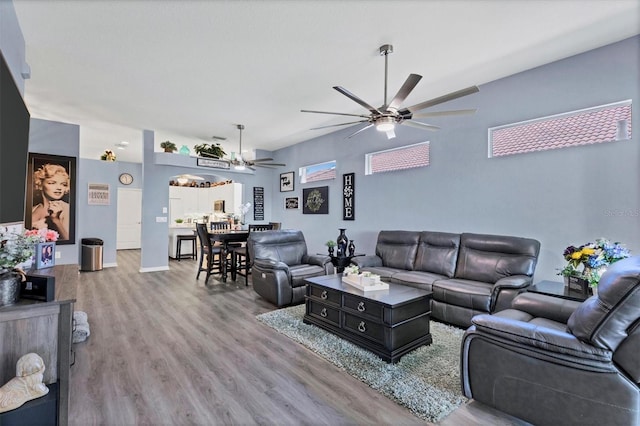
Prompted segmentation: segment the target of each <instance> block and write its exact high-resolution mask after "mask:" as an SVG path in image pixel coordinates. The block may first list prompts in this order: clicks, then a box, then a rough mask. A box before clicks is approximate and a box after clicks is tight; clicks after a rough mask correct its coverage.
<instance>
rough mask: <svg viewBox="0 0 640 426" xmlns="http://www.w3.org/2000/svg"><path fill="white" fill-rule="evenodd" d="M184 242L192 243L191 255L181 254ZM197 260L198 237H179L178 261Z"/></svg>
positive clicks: (186, 235)
mask: <svg viewBox="0 0 640 426" xmlns="http://www.w3.org/2000/svg"><path fill="white" fill-rule="evenodd" d="M183 241H191V254H182V253H181V249H182V242H183ZM195 258H196V235H195V234H185V235H177V240H176V259H177V260H178V261H179V260H180V259H195Z"/></svg>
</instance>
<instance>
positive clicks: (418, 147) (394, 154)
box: [365, 142, 429, 175]
mask: <svg viewBox="0 0 640 426" xmlns="http://www.w3.org/2000/svg"><path fill="white" fill-rule="evenodd" d="M428 165H429V142H420V143H417V144H414V145H407V146H402V147H399V148H393V149H386V150H384V151H377V152H372V153H369V154H366V156H365V174H367V175H373V174H376V173H384V172H392V171H396V170H406V169H413V168H415V167H426V166H428Z"/></svg>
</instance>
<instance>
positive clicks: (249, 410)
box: [69, 250, 525, 426]
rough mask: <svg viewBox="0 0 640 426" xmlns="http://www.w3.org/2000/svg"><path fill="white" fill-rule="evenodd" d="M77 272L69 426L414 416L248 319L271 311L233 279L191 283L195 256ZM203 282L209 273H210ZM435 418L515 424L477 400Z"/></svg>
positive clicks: (131, 258) (126, 260) (129, 255)
mask: <svg viewBox="0 0 640 426" xmlns="http://www.w3.org/2000/svg"><path fill="white" fill-rule="evenodd" d="M117 260H118V267H117V268H107V269H104V270H102V271H98V272H83V273H81V282H80V287H79V289H78V300H77V303H76V305H75V310H78V311H85V312H87V314H88V317H89V324H90V327H91V336H90V337H89V338H88V340H87V341H86V342H83V343H79V344H75V345H74V349H75V358H76V361H75V365H74V366H73V367H72V368H71V407H70V416H69V417H70V424H72V425H82V426H86V425H133V424H140V425H183V424H199V425H213V424H237V425H252V424H265V425H271V424H278V425H289V424H291V425H301V424H305V425H306V424H309V425H311V424H313V425H316V424H318V425H341V424H393V425H400V424H424V422H423V421H421V420H420V419H418V418H416V417H415V416H413V415H412V414H411V413H410V412H409V411H408V410H406V409H405V408H403V407H402V406H400V405H398V404H396V403H394V402H392V401H391V400H389V399H387V398H385V397H384V396H382V395H380V394H379V393H378V392H376V391H374V390H372V389H370V388H369V387H368V386H366V385H364V384H363V383H361V382H360V381H358V380H357V379H354V378H352V377H350V376H348V375H345V374H344V373H343V372H342V371H341V370H339V369H338V368H336V367H335V366H333V365H332V364H330V363H329V362H327V361H325V360H323V359H322V358H320V357H318V356H317V355H315V354H314V353H313V352H311V351H309V350H307V349H306V348H304V347H303V346H302V345H300V344H297V343H295V342H294V341H293V340H291V339H289V338H287V337H285V336H283V335H281V334H279V333H277V332H275V331H274V330H272V329H270V328H269V327H267V326H265V325H263V324H261V323H259V322H258V321H256V320H255V316H256V315H258V314H260V313H263V312H267V311H270V310H273V309H275V307H274V306H272V305H271V304H269V303H267V302H265V301H264V300H262V299H261V298H260V297H259V296H258V295H257V294H256V293H255V292H254V291H253V289H252V287H251V284H249V286H248V287H245V284H244V281H243V278H241V277H239V280H238V281H237V282H235V283H234V282H227V283H226V284H222V283H221V282H219V281H216V280H214V279H210V280H209V283H208V285H207V286H205V285H204V283H203V282H204V276H201V278H200V280H199V281H196V279H195V275H196V268H197V264H196V261H192V260H182V261H181V262H177V261H170V268H171V270H170V271H168V272H155V273H144V274H143V273H139V272H138V269H139V267H140V252H139V251H137V250H121V251H119V252H118V259H117ZM212 278H213V277H212ZM440 424H442V425H489V424H491V425H523V424H525V423H522V422H518V421H517V420H515V419H513V418H511V417H508V416H504V415H500V414H499V413H496V412H495V411H493V410H491V409H489V408H487V407H484V406H482V405H481V404H478V403H475V402H473V403H470V404H467V405H465V406H463V407H461V408H459V409H457V410H456V411H455V412H453V413H452V414H451V415H449V416H448V417H447V418H446V419H444V420H443V421H442V422H441V423H440Z"/></svg>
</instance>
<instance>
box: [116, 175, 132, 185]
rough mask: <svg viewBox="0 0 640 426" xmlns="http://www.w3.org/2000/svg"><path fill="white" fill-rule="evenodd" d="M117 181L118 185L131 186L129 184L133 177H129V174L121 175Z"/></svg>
mask: <svg viewBox="0 0 640 426" xmlns="http://www.w3.org/2000/svg"><path fill="white" fill-rule="evenodd" d="M119 179H120V183H121V184H123V185H131V183H132V182H133V176H131V174H129V173H122V174H121V175H120V178H119Z"/></svg>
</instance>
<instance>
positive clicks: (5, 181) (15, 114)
mask: <svg viewBox="0 0 640 426" xmlns="http://www.w3.org/2000/svg"><path fill="white" fill-rule="evenodd" d="M30 119H31V116H30V114H29V110H28V109H27V106H26V105H25V103H24V100H23V99H22V95H21V94H20V90H18V86H17V85H16V83H15V81H14V79H13V76H12V75H11V72H10V71H9V66H8V65H7V62H6V61H5V59H4V56H3V55H2V52H0V224H2V223H11V222H22V221H24V209H25V201H26V196H25V194H26V190H25V189H26V185H27V183H26V182H27V162H28V159H27V158H28V153H29V122H30Z"/></svg>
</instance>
